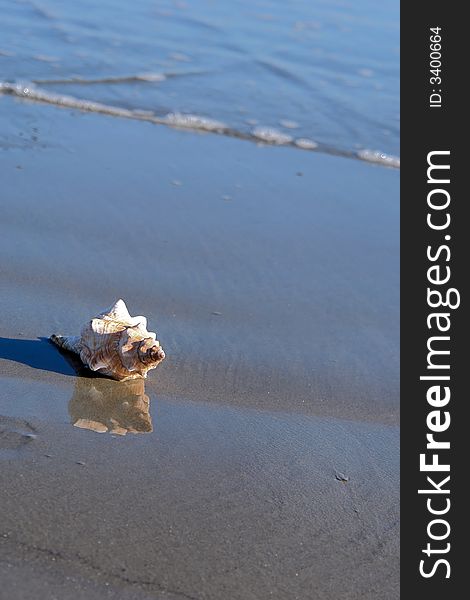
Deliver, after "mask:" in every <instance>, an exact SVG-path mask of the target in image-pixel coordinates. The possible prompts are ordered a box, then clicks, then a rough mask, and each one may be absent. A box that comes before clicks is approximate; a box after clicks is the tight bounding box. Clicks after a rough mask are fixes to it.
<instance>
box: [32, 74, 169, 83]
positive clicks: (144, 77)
mask: <svg viewBox="0 0 470 600" xmlns="http://www.w3.org/2000/svg"><path fill="white" fill-rule="evenodd" d="M170 76H171V74H170ZM165 79H167V75H165V73H139V74H138V75H122V76H119V75H118V76H115V77H97V78H92V79H87V78H85V77H67V78H63V79H33V81H32V83H34V84H37V85H56V84H57V85H59V84H60V85H63V84H76V85H95V84H100V83H132V82H134V81H136V82H140V81H144V82H149V83H154V82H159V81H165Z"/></svg>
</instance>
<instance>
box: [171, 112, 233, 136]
mask: <svg viewBox="0 0 470 600" xmlns="http://www.w3.org/2000/svg"><path fill="white" fill-rule="evenodd" d="M163 120H164V122H165V123H166V124H167V125H171V126H172V127H177V128H181V129H198V130H200V131H212V132H215V133H223V132H225V131H227V130H228V127H227V125H225V124H224V123H222V122H220V121H216V120H215V119H208V118H207V117H200V116H198V115H191V114H189V115H188V114H184V113H177V112H175V113H168V114H167V115H166V116H165V117H163Z"/></svg>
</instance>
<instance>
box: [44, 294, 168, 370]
mask: <svg viewBox="0 0 470 600" xmlns="http://www.w3.org/2000/svg"><path fill="white" fill-rule="evenodd" d="M50 339H51V341H52V342H54V343H55V344H57V345H58V346H59V347H60V348H63V349H64V350H69V351H71V352H76V353H77V354H78V355H79V356H80V358H81V360H82V362H83V363H84V364H85V365H86V366H87V367H88V368H89V369H91V370H92V371H97V372H98V373H101V374H102V375H107V376H108V377H112V378H113V379H118V380H124V379H136V378H139V377H143V378H145V377H147V372H148V371H149V370H150V369H155V367H156V366H157V365H159V364H160V363H161V362H162V360H163V359H164V358H165V353H164V351H163V348H162V347H161V346H160V342H159V341H158V340H157V339H156V334H155V333H152V332H151V331H147V319H146V318H145V317H131V316H130V314H129V311H128V310H127V306H126V304H125V302H124V300H118V301H117V302H116V303H115V304H114V305H113V306H111V308H109V309H108V310H106V311H104V312H102V313H101V314H99V315H98V316H96V317H95V318H93V319H91V321H89V322H88V323H87V324H86V325H85V326H84V327H83V329H82V332H81V334H80V336H69V337H65V336H59V335H52V336H51V338H50Z"/></svg>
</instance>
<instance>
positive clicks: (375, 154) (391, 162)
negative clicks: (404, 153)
mask: <svg viewBox="0 0 470 600" xmlns="http://www.w3.org/2000/svg"><path fill="white" fill-rule="evenodd" d="M357 156H358V158H360V159H361V160H364V161H366V162H371V163H376V164H378V165H385V166H386V167H394V168H395V169H399V168H400V159H399V158H398V157H397V156H393V155H391V154H385V153H384V152H379V151H378V150H367V149H366V150H359V152H358V153H357Z"/></svg>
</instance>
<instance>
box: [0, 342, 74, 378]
mask: <svg viewBox="0 0 470 600" xmlns="http://www.w3.org/2000/svg"><path fill="white" fill-rule="evenodd" d="M0 358H3V359H5V360H11V361H13V362H17V363H21V364H23V365H27V366H28V367H32V368H33V369H39V370H41V371H51V372H53V373H60V374H62V375H76V373H77V371H76V368H75V366H74V364H73V359H72V358H71V357H69V356H65V353H63V352H58V349H57V347H56V346H53V345H52V344H51V342H50V341H49V340H48V339H47V338H44V337H40V338H37V339H35V340H21V339H13V338H4V337H0ZM64 359H65V360H64Z"/></svg>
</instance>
